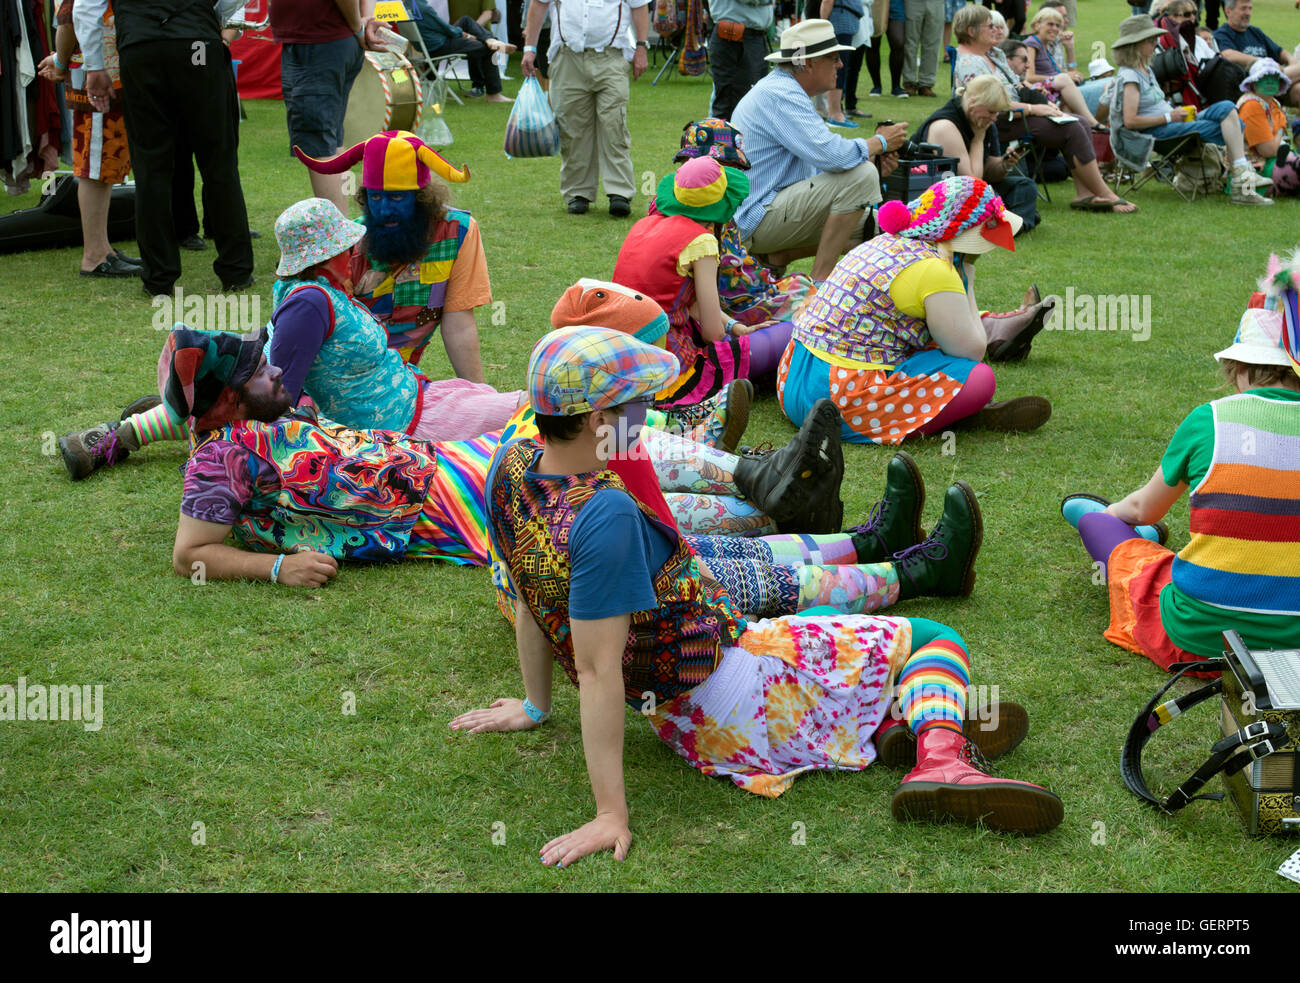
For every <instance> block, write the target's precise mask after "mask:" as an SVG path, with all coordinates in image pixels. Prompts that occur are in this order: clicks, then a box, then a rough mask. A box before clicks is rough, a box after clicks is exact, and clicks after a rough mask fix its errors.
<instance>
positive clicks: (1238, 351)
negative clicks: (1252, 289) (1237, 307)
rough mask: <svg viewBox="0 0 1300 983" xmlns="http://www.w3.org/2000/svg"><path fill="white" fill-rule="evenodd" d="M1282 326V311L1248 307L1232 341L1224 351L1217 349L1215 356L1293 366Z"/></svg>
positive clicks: (1263, 363)
mask: <svg viewBox="0 0 1300 983" xmlns="http://www.w3.org/2000/svg"><path fill="white" fill-rule="evenodd" d="M1282 325H1283V318H1282V312H1281V311H1269V310H1264V309H1263V308H1259V307H1251V308H1247V310H1246V312H1245V313H1244V314H1242V315H1241V322H1240V323H1239V324H1238V325H1237V333H1236V334H1235V335H1234V336H1233V338H1232V344H1231V345H1229V346H1228V347H1227V348H1225V349H1224V350H1223V351H1221V352H1215V353H1214V357H1215V358H1216V359H1218V360H1219V361H1223V360H1224V359H1225V358H1230V359H1232V360H1233V361H1234V362H1245V363H1246V364H1247V365H1290V364H1291V359H1290V357H1289V356H1288V355H1287V353H1286V350H1285V349H1284V348H1283V347H1282Z"/></svg>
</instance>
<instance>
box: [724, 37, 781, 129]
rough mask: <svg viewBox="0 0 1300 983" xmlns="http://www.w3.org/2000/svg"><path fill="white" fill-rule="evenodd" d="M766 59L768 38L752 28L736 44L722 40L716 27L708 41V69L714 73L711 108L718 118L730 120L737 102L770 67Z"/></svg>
mask: <svg viewBox="0 0 1300 983" xmlns="http://www.w3.org/2000/svg"><path fill="white" fill-rule="evenodd" d="M766 56H767V35H766V34H764V33H762V32H760V31H754V30H751V29H748V28H747V29H746V30H745V36H744V37H743V38H742V39H741V40H739V41H724V40H723V39H722V38H720V37H718V31H717V28H714V30H713V36H712V37H711V38H710V39H709V70H710V72H712V74H713V107H712V109H711V110H710V112H711V113H712V115H713V116H714V117H715V118H717V119H731V114H732V113H733V112H735V111H736V103H738V102H740V100H741V99H743V98H744V97H745V93H746V92H748V91H749V90H750V89H752V88H753V87H754V86H755V85H757V84H758V82H759V81H760V80H761V79H762V78H763V76H764V75H766V74H767V70H768V69H769V68H770V67H771V66H770V65H769V64H768V63H767V62H766V61H764V58H766Z"/></svg>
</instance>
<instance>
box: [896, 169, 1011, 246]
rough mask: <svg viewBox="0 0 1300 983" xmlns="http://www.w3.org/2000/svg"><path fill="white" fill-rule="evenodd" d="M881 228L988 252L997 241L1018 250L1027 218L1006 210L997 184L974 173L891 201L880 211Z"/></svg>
mask: <svg viewBox="0 0 1300 983" xmlns="http://www.w3.org/2000/svg"><path fill="white" fill-rule="evenodd" d="M876 225H877V226H879V228H880V231H882V232H887V233H889V234H891V235H898V236H902V237H904V238H907V239H923V240H925V241H926V242H945V241H947V240H952V245H953V249H954V251H956V252H962V253H985V252H988V251H989V250H990V249H992V248H993V247H994V246H1001V247H1002V248H1003V249H1010V250H1012V251H1014V250H1015V248H1016V245H1015V239H1014V237H1015V234H1016V233H1017V232H1019V231H1020V227H1021V226H1022V225H1024V220H1023V219H1022V218H1021V217H1020V216H1019V215H1017V214H1016V213H1015V212H1012V211H1008V210H1007V208H1006V206H1005V205H1004V204H1003V203H1002V199H1001V198H999V197H998V196H997V194H995V193H994V191H993V188H992V187H991V186H990V185H988V184H987V183H985V182H984V181H981V180H980V179H979V178H973V177H950V178H947V179H946V180H943V181H939V182H937V183H935V184H932V185H930V187H928V188H926V189H925V191H923V192H922V193H921V196H920V197H919V198H915V199H913V200H912V201H909V202H908V203H907V204H906V205H904V204H903V203H902V202H901V201H887V202H885V203H884V204H883V205H881V206H880V210H879V212H877V214H876Z"/></svg>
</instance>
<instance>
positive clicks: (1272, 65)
mask: <svg viewBox="0 0 1300 983" xmlns="http://www.w3.org/2000/svg"><path fill="white" fill-rule="evenodd" d="M1269 75H1275V76H1277V78H1279V79H1280V80H1281V82H1282V84H1281V85H1279V86H1278V87H1277V94H1278V95H1281V94H1282V93H1283V92H1285V91H1286V90H1287V89H1289V88H1291V80H1290V79H1289V78H1287V75H1286V72H1284V71H1282V66H1281V65H1279V64H1278V63H1277V62H1275V61H1274V60H1273V59H1272V58H1256V59H1255V60H1254V62H1252V63H1251V66H1250V71H1249V72H1247V73H1246V77H1245V78H1244V79H1242V82H1241V85H1239V86H1237V88H1239V89H1241V91H1242V92H1250V91H1251V89H1252V87H1253V86H1254V85H1255V83H1256V82H1258V81H1259V80H1260V79H1262V78H1266V77H1267V76H1269Z"/></svg>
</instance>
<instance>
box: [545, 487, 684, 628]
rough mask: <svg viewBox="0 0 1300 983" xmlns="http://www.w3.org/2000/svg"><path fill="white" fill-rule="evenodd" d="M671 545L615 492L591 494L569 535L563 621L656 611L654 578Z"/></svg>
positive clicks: (624, 496)
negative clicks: (566, 610)
mask: <svg viewBox="0 0 1300 983" xmlns="http://www.w3.org/2000/svg"><path fill="white" fill-rule="evenodd" d="M674 545H675V544H674V543H673V542H672V540H671V539H669V537H668V534H667V533H666V532H665V531H664V530H663V529H660V528H659V527H658V526H656V525H655V524H654V523H653V522H651V521H650V520H649V519H647V518H646V517H645V515H644V514H643V513H642V511H641V510H640V509H639V508H637V505H636V503H635V502H634V501H632V496H631V495H629V494H628V493H627V492H625V491H620V490H619V489H617V488H605V489H602V490H601V491H598V492H596V494H594V495H592V496H591V498H590V499H588V500H587V504H586V505H584V506H583V507H582V511H581V512H579V513H578V518H576V519H575V520H574V521H573V526H572V528H571V529H570V530H569V617H570V618H577V619H578V620H580V621H596V620H598V619H600V618H614V617H617V616H618V615H621V614H632V613H634V612H636V611H653V610H654V609H655V608H657V607H658V606H659V599H658V598H657V597H655V588H654V579H655V574H656V573H658V572H659V571H660V570H661V569H662V568H663V565H664V564H665V563H667V562H668V558H669V557H670V556H672V552H673V547H674Z"/></svg>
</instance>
